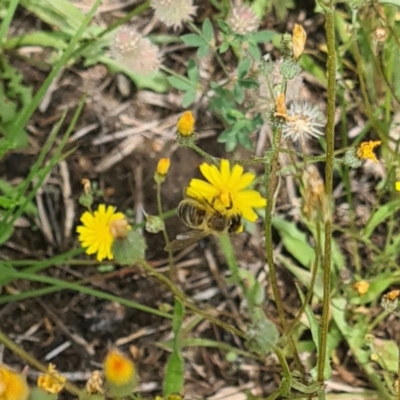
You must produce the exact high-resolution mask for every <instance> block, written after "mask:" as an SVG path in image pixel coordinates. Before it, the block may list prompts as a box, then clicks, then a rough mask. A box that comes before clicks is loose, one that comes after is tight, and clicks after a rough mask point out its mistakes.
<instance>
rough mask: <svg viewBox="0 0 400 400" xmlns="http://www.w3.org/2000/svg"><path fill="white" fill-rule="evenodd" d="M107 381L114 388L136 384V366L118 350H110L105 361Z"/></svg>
mask: <svg viewBox="0 0 400 400" xmlns="http://www.w3.org/2000/svg"><path fill="white" fill-rule="evenodd" d="M104 375H105V377H106V381H107V382H108V383H109V384H111V385H113V386H124V385H128V384H129V383H132V382H134V380H135V377H136V369H135V364H134V363H133V361H131V360H130V359H129V358H128V357H127V356H126V355H124V354H122V353H120V352H119V351H117V350H110V351H109V353H108V354H107V357H106V359H105V360H104Z"/></svg>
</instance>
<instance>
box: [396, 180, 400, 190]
mask: <svg viewBox="0 0 400 400" xmlns="http://www.w3.org/2000/svg"><path fill="white" fill-rule="evenodd" d="M395 189H396V190H397V191H398V192H400V181H397V182H396V183H395Z"/></svg>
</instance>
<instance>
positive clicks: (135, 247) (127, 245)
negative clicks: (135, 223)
mask: <svg viewBox="0 0 400 400" xmlns="http://www.w3.org/2000/svg"><path fill="white" fill-rule="evenodd" d="M145 250H146V243H145V241H144V238H143V236H142V235H140V234H139V233H138V232H136V231H130V232H129V233H128V236H127V237H126V238H125V239H116V240H115V241H114V243H113V246H112V252H113V255H114V258H115V260H116V261H117V262H118V263H120V264H121V265H129V264H134V263H135V262H137V261H139V260H141V259H143V258H144V252H145Z"/></svg>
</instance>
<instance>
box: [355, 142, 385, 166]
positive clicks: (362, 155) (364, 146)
mask: <svg viewBox="0 0 400 400" xmlns="http://www.w3.org/2000/svg"><path fill="white" fill-rule="evenodd" d="M381 143H382V142H381V141H380V140H375V141H373V140H370V141H369V142H362V143H361V144H360V147H359V148H358V149H357V157H358V158H359V159H360V160H372V161H373V162H378V159H377V158H376V155H375V154H374V152H373V150H374V148H375V147H377V146H379V145H380V144H381Z"/></svg>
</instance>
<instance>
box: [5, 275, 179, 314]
mask: <svg viewBox="0 0 400 400" xmlns="http://www.w3.org/2000/svg"><path fill="white" fill-rule="evenodd" d="M13 274H14V277H15V278H14V279H22V280H28V281H32V282H40V283H45V284H48V285H53V286H56V287H58V288H59V290H72V291H74V292H78V293H83V294H86V295H88V296H93V297H97V298H99V299H104V300H109V301H115V302H117V303H119V304H122V305H125V306H127V307H131V308H135V309H137V310H140V311H143V312H146V313H148V314H152V315H156V316H158V317H162V318H167V319H172V315H171V314H168V313H166V312H163V311H160V310H157V309H154V308H151V307H147V306H145V305H143V304H140V303H137V302H135V301H132V300H125V299H122V298H120V297H118V296H114V295H112V294H109V293H104V292H103V291H100V290H95V289H91V288H87V287H85V286H81V285H80V284H78V283H72V282H65V281H63V280H61V279H56V278H51V277H49V276H42V275H36V274H28V273H25V272H16V271H14V272H13ZM20 295H24V293H20ZM13 296H14V298H15V297H16V296H18V295H13ZM10 297H11V296H3V297H1V298H0V305H1V304H4V303H7V302H8V301H7V300H8V299H9V298H10Z"/></svg>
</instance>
